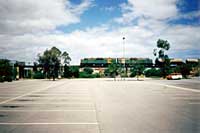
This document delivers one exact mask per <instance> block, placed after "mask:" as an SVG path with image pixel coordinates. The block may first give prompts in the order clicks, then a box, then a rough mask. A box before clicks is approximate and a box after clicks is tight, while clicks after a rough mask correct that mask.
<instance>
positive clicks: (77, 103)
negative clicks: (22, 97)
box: [6, 102, 93, 105]
mask: <svg viewBox="0 0 200 133" xmlns="http://www.w3.org/2000/svg"><path fill="white" fill-rule="evenodd" d="M10 104H22V105H25V104H26V105H27V104H28V105H32V104H36V105H37V104H55V105H65V104H66V105H67V104H78V105H79V104H93V103H85V102H84V103H52V102H51V103H30V102H29V103H23V102H19V103H14V102H13V103H9V105H10ZM6 105H8V104H6Z"/></svg>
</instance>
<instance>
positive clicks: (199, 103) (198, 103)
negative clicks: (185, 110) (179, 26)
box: [188, 102, 200, 104]
mask: <svg viewBox="0 0 200 133" xmlns="http://www.w3.org/2000/svg"><path fill="white" fill-rule="evenodd" d="M188 104H200V102H198V103H194V102H193V103H188Z"/></svg>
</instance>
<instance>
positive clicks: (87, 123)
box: [0, 122, 99, 125]
mask: <svg viewBox="0 0 200 133" xmlns="http://www.w3.org/2000/svg"><path fill="white" fill-rule="evenodd" d="M98 124H99V123H97V122H77V123H75V122H72V123H69V122H68V123H0V125H98Z"/></svg>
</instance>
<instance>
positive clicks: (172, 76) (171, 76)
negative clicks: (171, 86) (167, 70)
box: [167, 73, 183, 80]
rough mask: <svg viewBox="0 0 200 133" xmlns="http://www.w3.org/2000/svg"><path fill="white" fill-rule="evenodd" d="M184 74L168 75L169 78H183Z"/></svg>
mask: <svg viewBox="0 0 200 133" xmlns="http://www.w3.org/2000/svg"><path fill="white" fill-rule="evenodd" d="M182 78H183V76H182V74H180V73H171V74H169V75H168V76H167V79H168V80H175V79H182Z"/></svg>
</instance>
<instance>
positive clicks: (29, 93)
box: [0, 84, 54, 104]
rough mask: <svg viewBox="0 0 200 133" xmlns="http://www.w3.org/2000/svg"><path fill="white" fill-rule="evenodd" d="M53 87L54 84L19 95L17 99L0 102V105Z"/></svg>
mask: <svg viewBox="0 0 200 133" xmlns="http://www.w3.org/2000/svg"><path fill="white" fill-rule="evenodd" d="M53 86H54V84H51V85H49V86H48V87H46V88H43V89H38V90H34V91H31V92H28V93H25V94H22V95H20V96H17V97H14V98H10V99H8V100H5V101H2V102H0V104H5V103H8V102H10V101H13V100H16V99H18V98H21V97H24V96H27V95H31V94H33V93H36V92H40V91H43V90H47V89H49V88H51V87H53Z"/></svg>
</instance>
